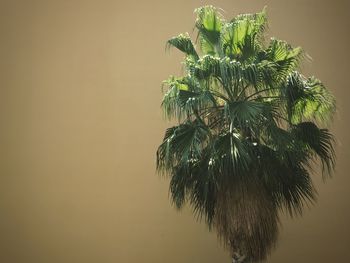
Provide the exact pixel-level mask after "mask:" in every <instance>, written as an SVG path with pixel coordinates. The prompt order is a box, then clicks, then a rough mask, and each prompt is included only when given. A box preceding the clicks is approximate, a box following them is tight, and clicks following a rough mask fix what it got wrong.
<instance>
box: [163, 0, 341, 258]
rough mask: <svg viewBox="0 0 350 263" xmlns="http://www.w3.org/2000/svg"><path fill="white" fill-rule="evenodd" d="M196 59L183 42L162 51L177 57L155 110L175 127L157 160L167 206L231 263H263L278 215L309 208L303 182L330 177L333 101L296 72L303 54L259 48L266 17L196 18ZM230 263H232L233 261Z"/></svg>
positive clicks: (268, 45)
mask: <svg viewBox="0 0 350 263" xmlns="http://www.w3.org/2000/svg"><path fill="white" fill-rule="evenodd" d="M196 14H197V19H196V22H195V25H196V28H197V30H198V38H197V45H198V46H199V50H198V51H197V49H196V47H195V44H194V43H193V42H192V41H191V39H190V37H189V35H188V34H181V35H179V36H177V37H174V38H171V39H170V40H169V41H168V42H167V43H168V46H171V47H175V48H177V49H179V50H180V51H182V52H183V53H184V54H185V61H184V65H185V72H186V73H185V74H184V76H181V77H174V76H171V77H170V78H169V79H168V80H166V81H165V87H166V91H165V94H164V98H163V102H162V108H163V110H164V113H165V115H166V117H168V118H169V119H173V118H175V119H176V120H178V125H176V126H173V127H171V128H168V129H167V130H166V132H165V136H164V139H163V142H162V143H161V145H160V146H159V148H158V151H157V169H158V171H159V172H161V173H164V174H167V175H169V176H170V192H171V197H172V201H173V203H174V204H175V206H176V207H178V208H181V207H182V206H183V205H184V204H185V203H186V202H188V203H189V204H190V205H191V206H192V207H193V210H194V213H195V214H196V215H197V216H198V217H199V218H203V219H204V220H205V222H206V223H207V224H208V226H209V227H210V228H213V229H215V230H216V232H217V233H218V237H219V238H220V240H221V241H222V242H223V244H224V245H225V246H226V247H227V248H228V249H229V250H230V251H231V253H232V256H233V259H236V258H238V257H243V258H244V259H245V260H246V261H249V262H258V261H261V260H264V259H266V257H267V255H268V253H269V252H270V250H271V248H273V246H274V244H275V242H276V239H277V233H278V214H279V212H280V211H285V212H288V213H289V214H290V215H295V214H300V213H301V212H302V208H303V206H304V205H305V203H307V202H313V201H314V200H315V189H314V187H313V184H312V181H311V178H310V173H311V171H312V170H311V166H312V165H313V163H314V161H315V160H320V164H321V166H322V173H323V174H324V175H327V174H330V173H331V172H332V170H333V168H334V164H335V156H334V149H333V136H332V134H331V133H330V132H329V130H328V129H325V128H321V127H320V126H321V125H325V124H327V123H328V121H329V120H331V118H332V115H333V113H334V111H335V99H334V97H333V96H332V94H331V93H330V92H329V91H328V90H327V89H326V88H325V86H324V85H323V84H322V82H321V81H320V80H318V79H317V78H315V77H305V76H304V75H302V74H301V73H299V72H298V71H297V69H298V67H299V64H300V62H301V60H302V59H303V57H304V52H303V50H302V49H301V48H300V47H296V48H293V47H292V46H291V45H289V44H288V43H286V42H285V41H281V40H278V39H274V38H272V39H271V40H270V41H269V42H267V41H265V39H264V33H265V30H266V27H267V18H266V12H265V9H264V10H263V11H262V12H260V13H257V14H243V15H238V16H237V17H235V18H233V19H232V20H230V21H226V20H225V19H224V18H223V17H222V16H221V14H220V13H219V12H218V10H217V9H216V8H214V7H213V6H204V7H201V8H198V9H196ZM237 262H239V261H238V259H237Z"/></svg>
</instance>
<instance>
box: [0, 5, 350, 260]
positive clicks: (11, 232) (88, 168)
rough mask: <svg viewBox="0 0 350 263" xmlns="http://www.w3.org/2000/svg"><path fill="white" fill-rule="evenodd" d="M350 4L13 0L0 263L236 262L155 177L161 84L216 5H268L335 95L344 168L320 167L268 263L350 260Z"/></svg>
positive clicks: (240, 8)
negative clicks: (202, 15) (313, 196)
mask: <svg viewBox="0 0 350 263" xmlns="http://www.w3.org/2000/svg"><path fill="white" fill-rule="evenodd" d="M347 2H348V1H346V0H344V1H339V0H338V1H337V0H334V1H320V0H308V1H307V0H305V1H291V0H285V1H281V0H274V1H260V0H255V1H253V0H250V1H247V0H239V1H238V0H226V1H219V0H218V1H199V0H196V1H191V0H174V1H168V0H163V1H160V0H158V1H156V0H149V1H131V0H130V1H117V0H115V1H106V0H95V1H87V0H86V1H73V0H70V1H63V0H57V1H49V0H42V1H36V0H23V1H17V0H0V3H1V4H0V46H1V49H0V125H1V126H0V262H4V263H31V262H33V263H46V262H48V263H80V262H84V263H90V262H91V263H95V262H101V263H111V262H118V263H124V262H130V263H136V262H137V263H139V262H140V263H158V262H159V263H163V262H164V263H165V262H166V263H179V262H181V263H196V262H201V263H213V262H229V257H228V255H227V253H226V252H225V251H224V250H223V249H222V248H221V247H220V246H219V245H218V244H217V241H216V237H215V235H214V234H213V233H208V232H207V230H206V228H205V226H204V225H203V224H200V223H197V222H196V221H195V220H194V218H193V217H192V215H191V213H190V211H189V210H184V211H183V212H182V213H179V212H177V211H175V209H174V208H173V207H171V206H170V202H169V200H168V190H167V187H168V185H167V183H168V182H167V180H166V179H162V178H159V177H158V176H157V175H156V173H155V151H156V148H157V146H158V144H159V143H160V141H161V139H162V136H163V132H164V129H165V128H166V127H167V126H168V125H169V123H166V122H165V121H164V120H163V119H162V115H161V112H160V107H159V105H160V101H161V92H160V85H161V81H162V80H163V79H165V78H167V77H168V75H170V74H180V73H181V65H180V61H181V58H182V55H180V54H179V53H178V52H176V51H175V50H173V51H172V52H170V53H166V52H165V51H164V48H165V41H166V40H167V39H168V38H170V37H171V36H173V35H176V34H178V33H181V32H185V31H189V32H192V29H193V25H194V15H193V9H194V8H195V7H199V6H201V5H203V4H207V3H210V4H214V5H216V6H218V7H221V8H223V9H224V10H226V16H227V17H228V18H231V17H232V16H233V15H235V14H238V13H244V12H256V11H260V10H261V9H262V7H263V6H264V5H267V6H268V15H269V24H270V36H276V37H278V38H281V39H285V40H287V41H290V42H291V43H293V44H294V45H301V46H302V47H304V48H305V50H306V51H307V52H308V54H310V55H311V56H312V57H313V62H312V63H307V64H305V65H304V70H305V71H304V72H306V73H310V72H312V73H313V74H315V75H316V76H318V77H319V78H321V79H322V80H323V81H324V82H325V83H326V85H327V86H328V87H329V88H330V89H331V90H332V91H333V92H334V94H335V95H336V97H337V100H338V111H339V113H338V115H337V117H336V120H335V126H334V127H335V128H334V132H335V134H336V135H337V138H338V141H339V147H338V150H337V154H338V166H337V172H336V175H335V176H334V178H333V179H332V180H328V181H327V183H326V184H323V183H322V180H320V179H319V177H315V182H316V183H317V187H318V189H319V194H320V197H319V202H318V203H317V205H315V206H314V207H311V208H310V210H307V211H306V212H305V215H304V217H303V218H298V219H295V220H290V219H283V230H282V233H281V237H280V243H279V246H278V248H277V249H276V251H275V252H274V253H273V255H272V256H271V260H270V261H269V262H271V263H280V262H283V263H292V262H293V263H294V262H298V263H314V262H320V263H321V262H347V261H348V256H349V249H350V245H349V244H350V231H349V230H350V228H349V221H350V211H349V200H350V192H349V190H348V188H349V183H350V177H348V174H347V173H348V171H349V170H350V159H349V156H350V153H349V146H350V145H349V131H348V129H349V114H350V108H349V105H348V104H346V103H347V101H348V96H349V89H350V87H349V75H350V74H349V65H348V62H349V61H350V60H349V59H350V56H349V40H350V38H349V26H350V19H349V10H350V5H349V3H347Z"/></svg>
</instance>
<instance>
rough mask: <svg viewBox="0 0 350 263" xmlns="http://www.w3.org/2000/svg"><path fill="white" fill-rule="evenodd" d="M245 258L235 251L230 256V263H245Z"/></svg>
mask: <svg viewBox="0 0 350 263" xmlns="http://www.w3.org/2000/svg"><path fill="white" fill-rule="evenodd" d="M246 259H247V258H246V256H244V255H241V254H239V253H237V252H235V253H234V255H233V256H232V263H247V261H246Z"/></svg>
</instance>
